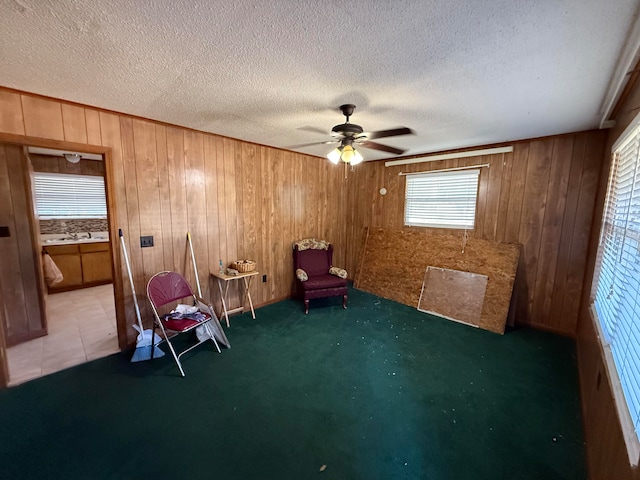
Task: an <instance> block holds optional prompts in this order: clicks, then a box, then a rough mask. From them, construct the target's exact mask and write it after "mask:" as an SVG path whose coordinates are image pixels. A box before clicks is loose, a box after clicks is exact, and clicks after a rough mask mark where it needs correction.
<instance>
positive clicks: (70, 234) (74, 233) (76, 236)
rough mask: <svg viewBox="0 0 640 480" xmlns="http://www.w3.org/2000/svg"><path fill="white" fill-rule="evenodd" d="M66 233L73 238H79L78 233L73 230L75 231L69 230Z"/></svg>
mask: <svg viewBox="0 0 640 480" xmlns="http://www.w3.org/2000/svg"><path fill="white" fill-rule="evenodd" d="M65 235H67V236H69V237H71V238H72V239H73V240H77V239H78V234H77V233H76V232H73V233H69V232H67V233H66V234H65Z"/></svg>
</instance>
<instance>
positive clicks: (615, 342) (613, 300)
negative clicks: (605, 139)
mask: <svg viewBox="0 0 640 480" xmlns="http://www.w3.org/2000/svg"><path fill="white" fill-rule="evenodd" d="M639 148H640V127H639V126H637V125H636V126H635V127H634V128H632V129H631V131H628V132H627V133H625V134H624V136H623V137H622V138H621V140H620V141H619V142H618V143H617V144H616V146H615V147H614V152H613V159H612V166H611V172H610V174H609V185H608V189H607V197H606V200H605V207H604V213H603V219H602V227H601V231H600V243H599V246H598V263H597V270H596V275H595V277H594V291H593V294H592V295H593V303H594V307H595V312H596V316H597V318H598V321H599V323H600V326H601V329H602V332H603V334H604V339H603V340H604V342H605V347H608V348H609V349H610V352H611V356H612V357H613V360H614V364H615V370H616V371H617V373H618V376H619V379H620V384H621V387H622V391H623V393H624V397H625V400H626V404H627V407H628V409H629V414H630V416H631V422H632V424H633V428H634V429H635V432H636V435H637V436H638V437H640V251H639V249H640V169H639V166H640V156H639V152H640V151H639Z"/></svg>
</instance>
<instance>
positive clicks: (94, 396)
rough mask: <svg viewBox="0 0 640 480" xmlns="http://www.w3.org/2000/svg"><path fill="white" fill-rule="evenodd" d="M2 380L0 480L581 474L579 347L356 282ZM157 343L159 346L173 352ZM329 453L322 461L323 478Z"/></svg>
mask: <svg viewBox="0 0 640 480" xmlns="http://www.w3.org/2000/svg"><path fill="white" fill-rule="evenodd" d="M256 315H257V318H256V320H253V319H252V318H251V316H249V315H247V314H243V315H241V316H236V317H233V318H232V319H231V328H230V329H228V330H227V335H228V337H229V340H230V342H231V347H232V348H231V349H230V350H223V353H222V355H219V354H217V352H215V351H214V349H213V345H211V346H209V345H206V344H205V345H202V346H200V347H199V348H198V349H196V350H194V351H193V352H192V353H191V354H187V356H186V357H187V358H186V359H185V360H184V366H185V370H186V373H187V377H186V378H184V379H183V378H181V377H180V376H179V373H178V370H177V368H176V367H175V365H174V364H173V363H172V359H171V358H170V357H169V356H168V355H167V356H165V357H164V358H162V359H159V360H155V361H154V362H153V363H151V362H143V363H130V362H129V358H128V357H127V356H125V355H113V356H111V357H107V358H104V359H101V360H97V361H94V362H90V363H87V364H85V365H81V366H78V367H74V368H71V369H69V370H66V371H63V372H60V373H57V374H54V375H50V376H48V377H45V378H42V379H38V380H35V381H32V382H29V383H27V384H24V385H21V386H18V387H14V388H10V389H7V390H4V391H0V421H1V425H2V437H1V440H0V462H1V464H2V470H1V471H2V474H1V475H0V476H2V478H16V479H17V478H20V479H27V478H39V479H42V478H64V479H103V478H104V479H107V478H109V479H122V478H127V479H128V478H144V479H169V478H176V479H177V478H184V479H198V478H220V479H225V480H229V479H278V480H287V479H308V478H325V479H327V480H328V479H367V480H371V479H437V480H444V479H447V480H451V479H516V478H517V479H536V480H538V479H585V478H586V471H585V459H584V445H583V442H584V440H583V432H582V426H581V416H580V403H579V396H578V384H577V367H576V358H575V346H574V344H573V342H572V341H571V340H569V339H566V338H561V337H557V336H554V335H550V334H548V333H544V332H539V331H534V330H530V329H517V330H514V331H511V332H508V333H507V334H506V335H504V336H500V335H496V334H493V333H489V332H485V331H483V330H477V329H474V328H471V327H467V326H464V325H460V324H457V323H454V322H450V321H447V320H443V319H439V318H436V317H431V316H429V315H426V314H423V313H420V312H418V311H416V310H415V309H413V308H410V307H407V306H404V305H400V304H398V303H395V302H391V301H387V300H383V299H380V298H378V297H375V296H373V295H369V294H367V293H363V292H360V291H357V290H353V289H352V290H351V291H350V295H349V308H348V309H347V310H343V309H342V308H341V298H335V299H324V300H316V301H312V303H311V310H310V312H309V315H304V313H303V310H302V303H301V302H299V301H293V300H290V301H283V302H280V303H277V304H273V305H270V306H267V307H264V308H260V309H259V310H257V311H256ZM163 349H164V350H165V351H167V350H168V349H167V348H166V346H163ZM322 465H326V469H325V470H324V471H323V472H320V471H319V469H320V467H321V466H322Z"/></svg>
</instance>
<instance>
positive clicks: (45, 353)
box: [7, 285, 119, 385]
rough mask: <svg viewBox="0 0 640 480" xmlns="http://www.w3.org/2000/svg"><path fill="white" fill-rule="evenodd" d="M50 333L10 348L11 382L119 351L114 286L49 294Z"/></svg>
mask: <svg viewBox="0 0 640 480" xmlns="http://www.w3.org/2000/svg"><path fill="white" fill-rule="evenodd" d="M46 307H47V320H48V325H49V328H48V330H49V335H47V336H45V337H40V338H36V339H34V340H30V341H28V342H25V343H22V344H20V345H16V346H15V347H11V348H9V349H7V358H8V363H9V385H18V384H20V383H24V382H26V381H28V380H32V379H34V378H39V377H42V376H44V375H48V374H50V373H54V372H57V371H60V370H64V369H65V368H69V367H72V366H73V365H78V364H80V363H84V362H87V361H89V360H94V359H96V358H100V357H105V356H107V355H110V354H112V353H116V352H118V351H119V348H118V335H117V331H116V313H115V305H114V300H113V286H112V285H101V286H99V287H92V288H83V289H80V290H73V291H71V292H63V293H56V294H54V295H48V296H47V297H46Z"/></svg>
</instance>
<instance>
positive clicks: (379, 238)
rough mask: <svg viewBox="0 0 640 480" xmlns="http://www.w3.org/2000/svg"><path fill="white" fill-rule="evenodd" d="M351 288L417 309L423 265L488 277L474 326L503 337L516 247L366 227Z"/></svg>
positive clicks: (517, 255) (414, 231) (515, 261)
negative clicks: (479, 313) (476, 324)
mask: <svg viewBox="0 0 640 480" xmlns="http://www.w3.org/2000/svg"><path fill="white" fill-rule="evenodd" d="M362 252H363V253H362V256H361V260H360V267H359V269H358V273H357V276H356V280H355V284H354V286H355V287H356V288H359V289H361V290H364V291H367V292H370V293H373V294H375V295H378V296H381V297H384V298H388V299H390V300H395V301H397V302H400V303H404V304H405V305H409V306H412V307H417V305H418V301H419V298H420V291H421V288H422V281H423V278H424V275H425V270H426V268H427V267H428V266H433V267H438V268H446V269H451V270H459V271H463V272H471V273H476V274H479V275H486V276H487V277H488V281H487V288H486V292H485V299H484V304H483V307H482V315H481V316H480V320H479V322H478V326H479V327H480V328H483V329H485V330H489V331H491V332H496V333H504V329H505V325H506V321H507V316H508V313H509V304H510V301H511V294H512V291H513V283H514V280H515V274H516V267H517V264H518V257H519V252H520V248H519V246H518V245H516V244H508V243H501V242H494V241H489V240H482V239H478V238H468V240H467V242H466V245H465V247H464V253H463V252H462V238H461V237H459V236H453V235H435V234H429V233H425V232H422V231H416V230H389V229H380V228H373V229H369V231H368V232H367V235H366V237H365V244H364V247H363V249H362Z"/></svg>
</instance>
